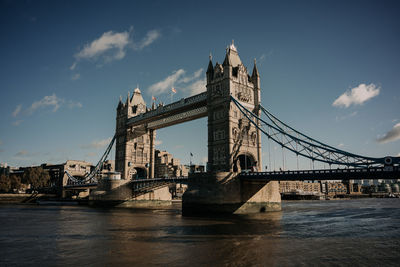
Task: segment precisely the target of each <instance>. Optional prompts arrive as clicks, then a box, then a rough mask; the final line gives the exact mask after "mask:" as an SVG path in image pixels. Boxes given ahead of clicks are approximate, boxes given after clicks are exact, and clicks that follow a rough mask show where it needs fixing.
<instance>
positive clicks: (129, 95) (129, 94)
mask: <svg viewBox="0 0 400 267" xmlns="http://www.w3.org/2000/svg"><path fill="white" fill-rule="evenodd" d="M130 99H131V93H130V92H129V91H128V97H127V98H126V104H127V105H128V104H129V103H130V102H131V101H130Z"/></svg>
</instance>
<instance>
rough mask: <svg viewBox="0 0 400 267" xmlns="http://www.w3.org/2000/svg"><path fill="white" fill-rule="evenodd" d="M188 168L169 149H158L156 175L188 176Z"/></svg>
mask: <svg viewBox="0 0 400 267" xmlns="http://www.w3.org/2000/svg"><path fill="white" fill-rule="evenodd" d="M187 175H188V169H187V168H186V166H184V165H181V164H180V160H179V159H176V158H173V157H172V155H171V154H170V153H168V152H167V151H159V150H156V153H155V177H158V178H160V177H179V176H187Z"/></svg>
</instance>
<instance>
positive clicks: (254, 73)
mask: <svg viewBox="0 0 400 267" xmlns="http://www.w3.org/2000/svg"><path fill="white" fill-rule="evenodd" d="M251 76H252V77H254V76H260V74H259V73H258V69H257V65H256V59H254V67H253V73H252V74H251Z"/></svg>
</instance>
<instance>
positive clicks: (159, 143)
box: [154, 140, 162, 146]
mask: <svg viewBox="0 0 400 267" xmlns="http://www.w3.org/2000/svg"><path fill="white" fill-rule="evenodd" d="M161 144H162V140H156V141H155V142H154V145H156V146H159V145H161Z"/></svg>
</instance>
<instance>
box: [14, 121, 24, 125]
mask: <svg viewBox="0 0 400 267" xmlns="http://www.w3.org/2000/svg"><path fill="white" fill-rule="evenodd" d="M21 122H23V120H16V121H14V122H13V123H12V124H13V125H14V126H19V125H20V124H21Z"/></svg>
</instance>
